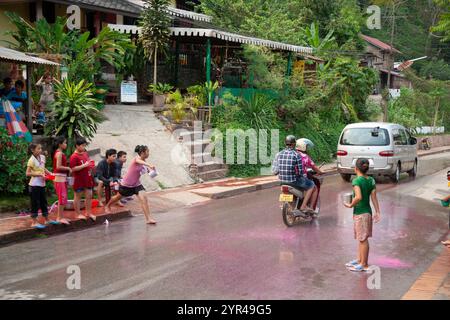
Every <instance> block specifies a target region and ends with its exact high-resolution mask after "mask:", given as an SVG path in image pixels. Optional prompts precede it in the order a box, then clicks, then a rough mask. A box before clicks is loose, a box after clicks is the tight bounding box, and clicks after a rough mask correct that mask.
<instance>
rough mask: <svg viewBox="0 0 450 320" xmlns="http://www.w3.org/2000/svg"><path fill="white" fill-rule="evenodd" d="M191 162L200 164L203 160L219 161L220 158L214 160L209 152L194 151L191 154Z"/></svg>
mask: <svg viewBox="0 0 450 320" xmlns="http://www.w3.org/2000/svg"><path fill="white" fill-rule="evenodd" d="M190 156H191V163H195V164H197V165H198V164H202V163H205V162H216V163H218V162H220V160H218V161H216V160H215V159H214V158H213V157H212V156H211V152H203V153H194V154H191V155H190Z"/></svg>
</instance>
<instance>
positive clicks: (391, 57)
mask: <svg viewBox="0 0 450 320" xmlns="http://www.w3.org/2000/svg"><path fill="white" fill-rule="evenodd" d="M395 9H396V0H392V16H391V17H392V21H391V40H390V42H389V46H390V48H389V58H388V60H389V61H388V79H387V91H388V94H387V99H386V101H385V103H384V115H383V121H384V122H388V105H389V100H390V91H389V89H390V88H391V77H392V75H391V72H392V68H393V67H394V62H395V61H394V60H395V59H394V50H393V48H394V35H395Z"/></svg>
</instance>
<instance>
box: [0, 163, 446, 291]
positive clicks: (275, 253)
mask: <svg viewBox="0 0 450 320" xmlns="http://www.w3.org/2000/svg"><path fill="white" fill-rule="evenodd" d="M447 157H448V156H447ZM433 159H435V158H432V159H430V160H429V161H427V160H422V161H421V163H420V166H421V167H423V168H424V170H423V171H422V172H424V173H425V174H429V173H430V171H433V170H434V171H437V170H439V169H443V168H444V167H445V166H448V165H450V163H449V160H448V159H447V160H437V162H431V161H435V160H433ZM438 166H439V168H438ZM432 167H435V168H434V169H430V168H432ZM425 168H428V169H426V170H425ZM404 184H408V185H411V184H417V185H420V177H419V178H418V179H416V180H415V181H412V180H410V179H409V178H408V177H407V176H405V177H404V179H402V181H401V183H400V184H399V185H398V186H394V185H392V184H390V183H389V182H384V183H379V184H378V190H379V200H380V204H381V208H382V221H381V222H380V223H379V224H376V225H375V226H374V237H373V238H372V239H371V256H370V261H369V262H370V264H372V265H377V266H379V267H380V269H381V289H373V290H370V289H368V288H367V279H368V277H369V276H370V275H368V274H357V273H352V272H349V271H347V270H346V268H345V267H344V263H345V262H347V261H348V260H350V259H353V258H354V255H355V252H356V246H357V243H356V241H355V240H354V239H353V225H352V214H351V210H349V209H346V208H344V207H343V206H342V205H341V194H342V193H344V192H348V191H349V190H350V189H351V186H350V184H348V183H344V182H343V181H341V179H340V178H339V177H338V176H332V177H327V178H326V179H325V183H324V186H323V190H322V198H321V202H322V211H321V216H320V218H319V219H318V220H316V221H315V222H312V223H306V224H302V225H298V226H296V227H293V228H287V227H286V226H285V225H284V224H283V222H282V218H281V213H280V209H279V204H278V202H277V200H278V194H279V190H278V188H274V189H270V190H265V191H260V192H255V193H250V194H245V195H241V196H237V197H234V198H228V199H223V200H215V201H211V202H207V203H206V204H201V205H197V206H192V207H188V208H179V209H176V210H171V211H170V212H165V213H161V214H157V215H156V218H157V220H158V223H159V224H158V225H157V226H146V225H144V222H143V217H142V216H138V217H135V218H130V219H126V220H122V221H118V222H115V223H112V224H110V225H109V226H98V227H95V228H91V229H87V230H82V231H78V232H73V233H68V234H64V235H59V236H54V237H50V238H47V239H39V240H35V241H30V242H24V243H19V244H15V245H11V246H8V247H3V248H0V257H1V259H0V299H400V298H401V297H402V296H403V294H404V293H405V292H406V291H407V290H408V289H409V288H410V287H411V285H412V284H413V283H414V281H415V280H416V279H417V278H418V277H419V275H420V274H421V273H422V272H424V271H425V270H426V269H427V268H428V267H429V265H430V264H431V263H432V261H433V260H434V259H435V258H436V257H437V255H438V254H439V252H440V250H441V245H440V244H439V240H441V239H442V238H443V237H444V236H445V235H446V233H447V231H448V212H447V211H446V210H443V209H442V208H441V207H439V205H438V204H437V203H431V202H428V201H425V200H422V199H418V198H412V197H409V196H408V195H405V194H403V193H402V192H401V190H402V189H401V188H402V185H404ZM150 201H151V199H150ZM70 265H77V266H79V267H80V270H81V289H80V290H68V289H67V287H66V280H67V278H68V277H69V275H68V274H67V272H66V271H67V267H68V266H70Z"/></svg>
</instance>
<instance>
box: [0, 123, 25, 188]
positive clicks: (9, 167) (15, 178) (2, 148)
mask: <svg viewBox="0 0 450 320" xmlns="http://www.w3.org/2000/svg"><path fill="white" fill-rule="evenodd" d="M27 148H28V143H26V142H25V141H24V140H22V139H20V140H18V141H16V142H14V143H13V141H12V140H11V137H10V136H9V134H8V132H7V131H6V129H4V128H0V194H23V193H24V189H25V184H26V180H27V177H26V176H25V172H24V170H25V169H24V168H25V167H26V162H27Z"/></svg>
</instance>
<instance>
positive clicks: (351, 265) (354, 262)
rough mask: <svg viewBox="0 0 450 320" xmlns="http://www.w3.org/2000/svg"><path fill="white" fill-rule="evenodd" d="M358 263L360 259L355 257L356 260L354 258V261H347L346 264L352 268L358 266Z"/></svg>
mask: <svg viewBox="0 0 450 320" xmlns="http://www.w3.org/2000/svg"><path fill="white" fill-rule="evenodd" d="M358 264H359V261H358V260H357V259H355V260H352V261H349V262H347V263H346V264H345V266H346V267H347V268H351V267H354V266H357V265H358Z"/></svg>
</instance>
